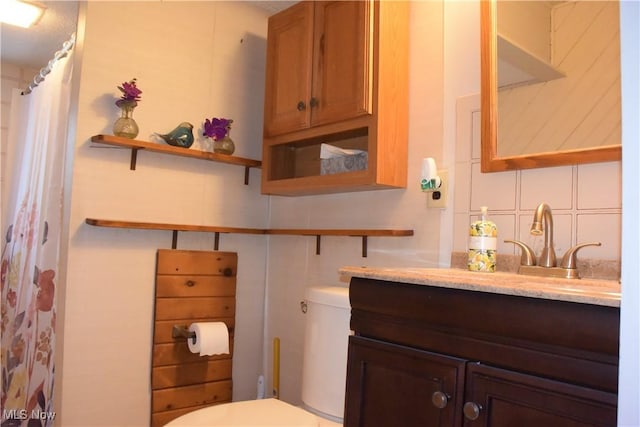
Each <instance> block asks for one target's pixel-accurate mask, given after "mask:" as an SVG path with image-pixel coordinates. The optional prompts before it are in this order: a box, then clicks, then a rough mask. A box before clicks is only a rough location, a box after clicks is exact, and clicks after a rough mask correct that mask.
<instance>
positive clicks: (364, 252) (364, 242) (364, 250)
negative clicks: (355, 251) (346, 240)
mask: <svg viewBox="0 0 640 427" xmlns="http://www.w3.org/2000/svg"><path fill="white" fill-rule="evenodd" d="M366 257H367V236H362V258H366Z"/></svg>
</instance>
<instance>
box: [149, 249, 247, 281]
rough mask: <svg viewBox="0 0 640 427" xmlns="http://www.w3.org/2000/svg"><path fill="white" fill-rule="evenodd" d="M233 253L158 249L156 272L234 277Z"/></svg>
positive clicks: (235, 255)
mask: <svg viewBox="0 0 640 427" xmlns="http://www.w3.org/2000/svg"><path fill="white" fill-rule="evenodd" d="M237 264H238V254H236V253H235V252H211V251H183V250H172V249H159V250H158V262H157V269H156V272H157V274H158V275H162V274H174V275H175V274H195V275H197V274H210V275H221V276H235V275H236V266H237Z"/></svg>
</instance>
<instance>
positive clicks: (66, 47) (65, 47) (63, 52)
mask: <svg viewBox="0 0 640 427" xmlns="http://www.w3.org/2000/svg"><path fill="white" fill-rule="evenodd" d="M75 43H76V33H73V34H71V37H70V38H69V40H67V41H66V42H64V43H63V44H62V49H60V50H59V51H57V52H56V53H55V54H54V55H53V59H51V61H49V62H48V63H47V65H46V66H45V67H43V68H41V69H40V72H39V73H38V74H36V75H35V77H34V78H33V81H32V82H31V84H30V85H29V86H28V87H27V88H26V89H25V90H23V91H22V95H28V94H30V93H31V91H32V90H33V89H35V87H36V86H38V85H39V84H40V83H42V82H43V81H44V78H45V77H46V76H47V74H49V73H50V72H51V70H52V69H53V66H54V64H55V63H56V62H58V61H59V60H60V59H62V58H64V57H65V56H67V53H68V52H69V51H70V50H71V49H72V48H73V45H74V44H75Z"/></svg>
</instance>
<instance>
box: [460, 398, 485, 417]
mask: <svg viewBox="0 0 640 427" xmlns="http://www.w3.org/2000/svg"><path fill="white" fill-rule="evenodd" d="M481 410H482V405H478V404H477V403H475V402H467V403H465V404H464V406H463V407H462V412H463V413H464V417H465V418H466V419H468V420H470V421H473V420H477V419H478V417H479V416H480V411H481Z"/></svg>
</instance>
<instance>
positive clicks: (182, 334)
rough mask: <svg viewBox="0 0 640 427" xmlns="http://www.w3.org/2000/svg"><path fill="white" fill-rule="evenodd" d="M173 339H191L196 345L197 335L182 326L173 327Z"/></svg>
mask: <svg viewBox="0 0 640 427" xmlns="http://www.w3.org/2000/svg"><path fill="white" fill-rule="evenodd" d="M171 337H173V338H185V339H189V338H191V339H192V340H193V343H194V344H195V343H196V333H195V332H193V331H190V330H189V328H188V327H186V326H182V325H173V328H172V329H171Z"/></svg>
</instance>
